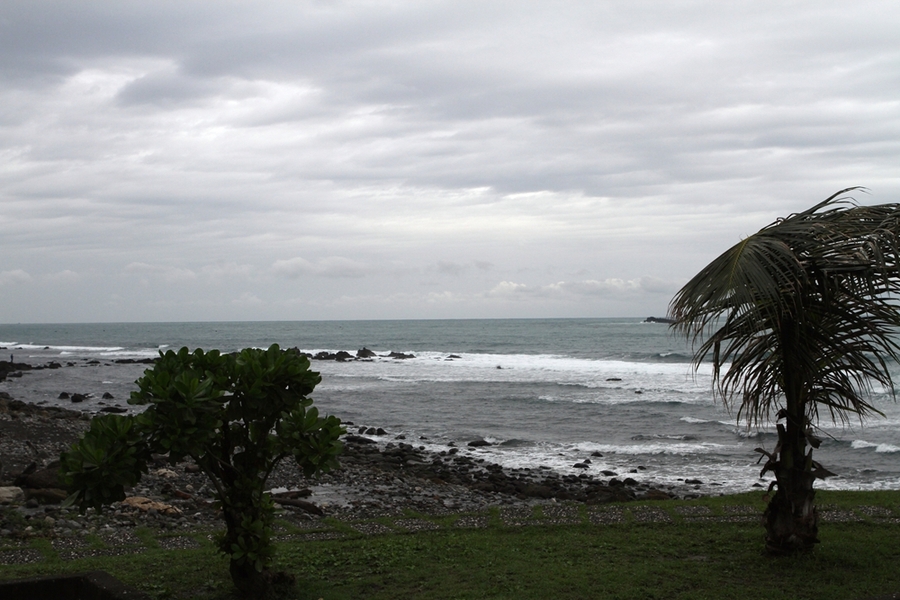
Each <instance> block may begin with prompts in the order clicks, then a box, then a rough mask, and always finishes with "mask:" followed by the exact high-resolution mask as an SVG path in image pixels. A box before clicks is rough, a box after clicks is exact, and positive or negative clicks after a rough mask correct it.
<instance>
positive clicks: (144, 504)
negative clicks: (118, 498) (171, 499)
mask: <svg viewBox="0 0 900 600" xmlns="http://www.w3.org/2000/svg"><path fill="white" fill-rule="evenodd" d="M122 504H124V505H125V506H130V507H132V508H137V509H138V510H142V511H144V512H149V511H151V510H155V511H156V512H158V513H159V514H161V515H180V514H181V511H180V510H178V509H177V508H175V507H174V506H172V505H171V504H163V503H162V502H155V501H153V500H151V499H150V498H144V497H143V496H129V497H128V498H125V499H124V500H122Z"/></svg>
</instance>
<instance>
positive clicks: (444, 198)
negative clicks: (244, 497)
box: [0, 0, 900, 321]
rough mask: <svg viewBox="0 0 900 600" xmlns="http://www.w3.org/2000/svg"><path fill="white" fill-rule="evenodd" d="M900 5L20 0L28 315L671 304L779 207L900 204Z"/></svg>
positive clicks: (11, 273) (0, 146) (12, 281)
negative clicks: (842, 197) (852, 199)
mask: <svg viewBox="0 0 900 600" xmlns="http://www.w3.org/2000/svg"><path fill="white" fill-rule="evenodd" d="M898 26H900V7H898V6H896V5H895V4H894V3H890V2H880V1H871V2H865V1H864V2H858V3H854V4H853V5H846V4H845V3H837V2H833V3H832V2H824V3H823V2H811V1H810V2H798V3H791V4H790V5H785V4H783V3H776V2H761V3H760V2H744V1H740V2H730V3H714V2H699V3H698V2H692V3H681V2H676V3H667V2H654V1H637V2H631V3H627V4H615V3H582V4H570V5H565V6H558V5H550V4H547V3H542V2H529V1H524V2H515V3H512V2H487V3H485V2H478V3H475V2H424V3H423V2H401V3H382V2H377V1H376V2H367V3H343V2H287V1H283V2H282V1H274V0H273V1H266V2H260V3H254V4H252V5H241V4H238V5H227V6H226V5H221V4H214V3H184V2H168V1H164V2H120V3H71V2H63V1H60V0H57V1H40V0H30V1H27V2H26V1H16V0H10V1H8V2H5V3H4V5H3V7H2V8H0V103H2V105H3V107H4V110H3V113H2V114H0V154H2V157H3V162H2V164H3V168H2V169H0V252H2V254H0V255H2V256H3V257H4V259H3V264H2V265H0V269H2V271H0V285H2V286H3V301H4V306H5V309H6V311H7V313H6V314H7V317H5V318H8V319H10V320H18V321H32V320H36V321H59V320H65V319H69V320H107V319H111V320H148V319H149V320H153V319H165V320H180V319H196V318H223V319H241V318H342V317H344V316H346V317H352V318H365V317H373V318H380V317H397V316H402V317H411V316H423V317H426V316H427V317H441V316H498V315H499V316H545V315H547V316H554V315H555V316H617V315H642V314H659V313H660V312H662V310H664V308H665V304H666V303H667V301H668V298H667V295H671V293H672V292H673V291H674V290H675V289H677V287H678V284H679V283H680V282H684V281H686V280H687V279H688V278H689V277H690V276H691V275H693V273H694V272H696V270H697V269H699V268H700V267H702V266H703V265H704V264H705V263H706V262H708V261H709V260H710V259H712V258H713V257H714V256H715V255H716V254H718V253H719V252H721V250H723V249H724V248H725V247H727V246H729V245H731V244H732V243H734V241H736V240H737V239H739V238H740V237H741V236H743V235H747V234H748V233H751V232H753V231H755V230H756V229H758V228H759V227H761V226H763V225H765V224H766V223H768V222H770V221H772V220H773V219H774V218H776V217H778V216H781V215H784V214H787V213H789V212H793V211H796V210H801V209H803V208H806V207H807V206H809V205H811V204H813V203H814V202H816V201H818V200H820V199H822V198H824V197H825V196H827V195H829V194H830V193H832V192H833V191H835V190H837V189H840V188H844V187H847V186H850V185H866V186H868V187H869V188H871V190H872V195H871V196H870V197H865V198H863V200H864V201H866V202H888V201H893V200H896V198H897V197H898V194H900V178H898V177H897V175H896V165H897V163H898V159H900V142H898V141H897V140H900V106H898V104H897V102H896V98H897V97H898V96H900V49H898V47H897V44H896V41H895V38H896V31H897V30H898ZM286 257H287V258H286ZM291 257H293V258H291ZM348 257H349V258H348ZM23 274H24V275H23ZM61 274H65V275H61ZM54 278H57V279H59V280H60V281H62V280H64V282H65V285H66V286H67V294H66V296H67V299H68V300H67V302H68V304H64V303H63V302H62V301H61V300H56V299H53V298H51V297H49V296H48V295H47V294H46V292H47V289H48V286H50V285H52V284H53V280H54ZM306 278H314V281H315V282H316V285H314V286H307V285H302V284H303V283H304V282H305V281H306ZM135 281H138V283H141V286H139V289H137V291H135V289H136V286H135V285H134V283H135ZM500 282H506V283H500ZM554 282H555V283H554ZM144 284H146V285H144ZM151 284H152V285H151ZM423 290H424V291H423Z"/></svg>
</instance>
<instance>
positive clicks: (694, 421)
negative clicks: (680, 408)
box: [679, 417, 711, 424]
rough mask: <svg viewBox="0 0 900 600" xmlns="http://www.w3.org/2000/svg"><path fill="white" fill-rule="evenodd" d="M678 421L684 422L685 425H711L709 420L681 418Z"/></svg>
mask: <svg viewBox="0 0 900 600" xmlns="http://www.w3.org/2000/svg"><path fill="white" fill-rule="evenodd" d="M679 421H684V422H685V423H697V424H699V423H711V421H710V420H709V419H698V418H696V417H681V419H679Z"/></svg>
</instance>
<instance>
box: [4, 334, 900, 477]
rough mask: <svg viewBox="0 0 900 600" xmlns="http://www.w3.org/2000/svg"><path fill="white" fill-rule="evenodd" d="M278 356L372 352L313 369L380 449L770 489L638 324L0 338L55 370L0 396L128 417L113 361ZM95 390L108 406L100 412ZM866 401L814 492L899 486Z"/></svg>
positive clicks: (886, 441)
mask: <svg viewBox="0 0 900 600" xmlns="http://www.w3.org/2000/svg"><path fill="white" fill-rule="evenodd" d="M273 343H277V344H279V345H280V346H282V347H285V348H287V347H294V346H296V347H298V348H300V349H301V350H303V351H305V352H309V353H313V354H315V353H317V352H320V351H329V352H336V351H339V350H345V351H348V352H350V353H351V354H354V355H355V353H356V351H357V350H358V349H360V348H363V347H365V348H368V349H370V350H372V351H374V352H375V353H376V354H377V356H376V357H375V358H374V359H373V360H371V361H348V362H335V361H322V360H313V361H312V368H313V370H316V371H319V372H320V373H321V374H322V383H321V384H320V385H319V386H318V387H317V388H316V390H315V392H314V393H313V395H312V397H313V398H314V399H315V402H316V405H317V406H318V407H319V410H320V411H323V412H326V413H329V414H334V415H337V416H339V417H340V418H341V419H343V420H344V421H349V422H352V423H353V424H354V425H353V426H352V427H348V429H350V430H353V431H354V432H355V430H356V428H358V427H361V426H366V427H382V428H384V429H385V430H386V431H387V432H388V435H387V436H385V438H384V441H385V442H386V441H389V440H392V439H394V437H395V436H397V435H404V436H406V439H407V441H410V442H413V443H415V444H416V445H421V446H425V447H426V448H428V449H434V450H439V449H444V448H446V445H447V444H448V443H450V442H454V443H456V444H457V445H459V446H465V444H466V443H467V442H469V441H472V440H475V439H485V440H487V441H489V442H491V443H492V444H493V445H492V446H488V447H483V448H477V449H476V448H472V449H468V450H467V451H469V452H471V453H472V454H473V455H476V456H479V457H482V458H485V459H486V460H489V461H492V462H496V463H500V464H503V465H506V466H510V467H525V466H528V467H537V466H545V467H548V468H550V469H554V470H556V471H558V472H560V473H565V474H569V473H572V474H576V473H580V472H581V471H580V470H577V469H574V468H573V466H572V465H573V464H574V463H575V462H578V461H581V460H582V459H584V458H587V457H589V456H591V455H592V454H593V453H598V452H599V453H600V454H602V457H596V456H594V457H592V458H591V460H592V464H591V469H592V471H595V472H598V473H599V471H602V470H612V471H616V472H617V473H629V476H631V477H634V478H635V479H638V480H641V479H645V480H650V481H653V482H656V483H659V484H675V485H677V484H679V483H681V482H682V481H683V480H685V479H699V480H701V481H702V482H703V488H702V491H704V492H705V493H732V492H741V491H747V490H750V489H754V486H757V487H758V486H759V485H764V486H767V485H768V479H766V480H760V479H759V471H760V465H759V464H757V459H758V458H759V454H758V453H756V452H754V448H757V447H763V448H766V449H769V450H771V449H772V447H773V446H774V443H775V434H774V427H773V426H772V425H771V424H770V423H764V424H763V425H762V426H761V427H760V428H758V429H757V428H748V427H747V425H746V424H745V423H739V422H737V420H736V414H735V413H734V412H730V411H729V410H728V409H727V408H726V407H724V406H722V405H721V403H718V402H716V401H714V399H713V395H712V391H711V389H712V387H711V385H712V384H711V378H710V372H711V371H710V369H709V368H708V366H706V365H701V368H700V369H699V370H697V371H694V369H693V368H692V366H691V362H690V357H691V348H690V346H689V345H688V344H687V343H686V342H685V341H684V340H682V339H679V338H676V337H674V336H673V335H672V334H671V332H670V330H669V328H668V326H666V325H663V324H658V323H643V322H641V320H640V319H499V320H427V321H414V320H409V321H310V322H228V323H211V322H204V323H116V324H109V323H104V324H67V325H0V348H3V350H0V352H3V353H5V354H9V355H13V356H14V358H15V361H16V362H28V363H31V364H33V365H39V364H46V363H48V362H50V361H55V362H58V363H60V364H62V365H63V368H60V369H52V370H51V369H46V370H40V371H30V372H25V374H24V375H23V376H22V377H21V378H10V379H7V381H5V382H3V383H0V390H2V391H6V392H8V393H9V394H10V395H11V396H12V397H14V398H17V399H21V400H25V401H28V402H33V403H43V404H46V405H61V406H67V407H69V408H71V407H73V405H72V404H71V403H70V401H68V400H61V399H59V394H60V392H69V393H70V394H71V393H75V392H77V393H82V394H91V395H92V397H91V398H90V399H89V400H87V401H85V402H84V403H82V404H79V405H74V406H77V407H78V408H80V409H82V410H91V411H96V410H99V409H100V408H101V407H102V406H103V405H104V404H113V405H119V406H123V407H128V405H127V403H126V401H127V398H128V396H129V394H130V392H131V391H132V390H134V389H135V386H134V381H135V380H136V379H137V378H138V377H140V375H141V373H142V372H143V370H144V369H146V368H147V365H140V364H138V365H134V364H116V363H115V362H113V361H115V360H117V359H124V358H147V357H153V356H156V355H157V354H158V352H159V351H160V350H168V349H178V348H180V347H182V346H188V347H189V348H191V349H193V348H197V347H201V348H204V349H212V348H218V349H220V350H222V351H226V352H227V351H233V350H238V349H241V348H245V347H267V346H269V345H270V344H273ZM390 352H398V353H405V354H412V355H413V356H414V358H407V359H396V358H389V357H387V355H388V354H389V353H390ZM0 356H2V358H3V359H4V360H5V359H7V358H8V356H3V355H0ZM897 376H898V378H900V369H898V373H897ZM104 392H109V393H110V394H111V395H112V396H113V399H111V400H102V395H103V393H104ZM873 394H874V399H873V401H874V403H875V405H876V406H877V407H878V408H879V409H880V410H881V411H882V412H884V413H885V416H884V417H879V416H873V417H870V418H869V419H868V420H866V421H865V422H864V423H859V422H858V420H857V421H851V422H850V423H849V424H841V423H832V422H830V421H823V422H822V423H820V426H821V427H822V435H821V436H820V437H823V438H824V441H823V443H822V446H821V447H820V448H819V449H818V450H817V451H816V453H815V458H816V460H818V461H819V462H821V463H822V464H823V465H824V466H826V467H827V468H828V469H829V470H831V471H833V472H835V473H837V474H838V476H837V477H834V478H829V479H828V480H826V481H819V482H817V487H818V488H820V489H854V490H855V489H900V463H898V459H900V428H898V425H900V406H898V405H897V404H896V403H895V402H894V401H893V399H892V396H891V394H890V391H889V390H876V391H875V392H873ZM129 408H130V409H131V410H133V408H131V407H129ZM638 467H644V469H640V470H638ZM632 471H637V472H636V473H632Z"/></svg>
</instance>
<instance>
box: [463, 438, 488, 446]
mask: <svg viewBox="0 0 900 600" xmlns="http://www.w3.org/2000/svg"><path fill="white" fill-rule="evenodd" d="M466 445H467V446H470V447H472V448H481V447H484V446H493V444H491V443H490V442H489V441H487V440H485V439H483V438H482V439H480V440H472V441H471V442H469V443H468V444H466Z"/></svg>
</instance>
